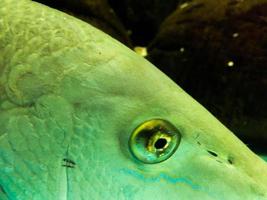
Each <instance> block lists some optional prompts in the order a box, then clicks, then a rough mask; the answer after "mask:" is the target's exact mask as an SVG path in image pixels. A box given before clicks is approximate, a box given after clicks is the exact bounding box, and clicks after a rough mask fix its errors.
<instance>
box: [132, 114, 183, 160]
mask: <svg viewBox="0 0 267 200" xmlns="http://www.w3.org/2000/svg"><path fill="white" fill-rule="evenodd" d="M180 141H181V134H180V132H179V131H178V129H177V128H176V127H175V126H174V125H172V124H171V123H170V122H169V121H167V120H164V119H151V120H148V121H145V122H143V123H142V124H140V125H139V126H137V127H136V128H135V130H134V131H133V133H132V135H131V137H130V139H129V148H130V152H131V153H132V155H133V156H134V157H135V158H136V159H137V160H139V161H141V162H143V163H146V164H155V163H159V162H162V161H165V160H167V159H168V158H170V157H171V156H172V155H173V154H174V152H175V151H176V149H177V148H178V146H179V144H180Z"/></svg>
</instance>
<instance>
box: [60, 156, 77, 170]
mask: <svg viewBox="0 0 267 200" xmlns="http://www.w3.org/2000/svg"><path fill="white" fill-rule="evenodd" d="M75 165H76V163H75V162H74V161H72V160H70V159H67V158H64V159H63V164H62V166H63V167H68V168H74V167H75Z"/></svg>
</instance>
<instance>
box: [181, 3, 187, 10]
mask: <svg viewBox="0 0 267 200" xmlns="http://www.w3.org/2000/svg"><path fill="white" fill-rule="evenodd" d="M187 6H189V3H187V2H185V3H183V4H181V5H180V9H184V8H186V7H187Z"/></svg>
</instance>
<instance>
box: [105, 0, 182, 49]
mask: <svg viewBox="0 0 267 200" xmlns="http://www.w3.org/2000/svg"><path fill="white" fill-rule="evenodd" d="M108 1H109V3H110V5H111V6H112V7H113V9H114V10H115V12H116V13H117V15H118V16H119V17H120V19H121V21H122V22H123V24H124V26H125V27H126V28H127V29H128V30H129V32H130V33H131V39H132V41H133V43H134V44H135V46H147V45H148V43H149V42H151V40H152V39H153V38H154V36H155V34H156V33H157V31H158V28H159V26H160V24H161V22H162V21H163V20H164V18H165V17H167V16H168V15H169V14H170V13H171V12H172V11H174V10H175V8H176V6H177V4H178V2H179V0H141V1H137V0H108Z"/></svg>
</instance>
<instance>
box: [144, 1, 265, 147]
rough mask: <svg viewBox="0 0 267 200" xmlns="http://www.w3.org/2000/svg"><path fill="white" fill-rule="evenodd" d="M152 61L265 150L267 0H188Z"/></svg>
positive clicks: (153, 47) (156, 44)
mask: <svg viewBox="0 0 267 200" xmlns="http://www.w3.org/2000/svg"><path fill="white" fill-rule="evenodd" d="M148 59H149V60H150V61H152V62H153V63H154V64H155V65H156V66H158V67H159V68H160V69H161V70H162V71H164V72H165V73H166V74H167V75H168V76H170V77H171V78H172V79H174V80H175V81H176V82H177V83H178V84H179V85H180V86H182V87H183V88H184V89H185V90H186V91H187V92H188V93H190V94H191V95H192V96H193V97H194V98H196V99H197V100H198V101H199V102H201V103H202V104H203V105H204V106H205V107H206V108H208V110H210V111H211V112H212V113H213V114H214V115H215V116H217V117H218V118H219V119H220V120H221V121H222V122H223V123H224V124H225V125H226V126H228V127H229V128H230V129H231V130H232V131H233V132H235V133H236V134H237V135H238V136H239V137H240V138H241V139H243V141H245V142H246V143H248V144H249V145H250V144H252V143H253V142H256V143H257V145H258V146H259V145H262V146H264V145H265V148H266V144H267V0H249V1H245V0H220V1H214V0H191V1H187V2H183V3H181V4H180V5H179V6H178V7H177V9H176V11H175V12H173V13H172V14H171V15H170V16H169V17H168V18H167V19H166V20H165V21H164V22H163V23H162V25H161V28H160V31H159V32H158V34H157V36H156V38H155V39H154V41H153V42H152V43H151V44H150V46H149V48H148ZM260 143H262V144H260Z"/></svg>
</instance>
